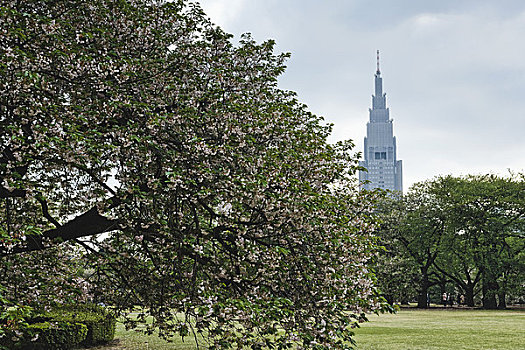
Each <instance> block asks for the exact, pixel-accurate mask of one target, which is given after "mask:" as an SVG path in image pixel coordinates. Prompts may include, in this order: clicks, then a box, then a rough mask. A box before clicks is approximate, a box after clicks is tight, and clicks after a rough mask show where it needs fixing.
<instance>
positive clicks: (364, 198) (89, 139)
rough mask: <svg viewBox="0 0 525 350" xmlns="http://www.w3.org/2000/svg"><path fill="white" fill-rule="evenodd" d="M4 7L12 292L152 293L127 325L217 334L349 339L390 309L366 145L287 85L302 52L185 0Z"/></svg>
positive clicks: (114, 300)
mask: <svg viewBox="0 0 525 350" xmlns="http://www.w3.org/2000/svg"><path fill="white" fill-rule="evenodd" d="M0 11H1V12H0V14H1V15H0V21H1V26H0V91H1V93H0V140H1V149H0V199H1V204H0V212H1V213H2V223H1V226H0V235H1V241H0V256H2V259H3V262H4V266H10V267H9V268H6V269H4V271H3V273H2V275H1V283H2V285H3V287H4V288H5V290H4V294H5V297H6V300H8V302H10V303H22V304H24V303H25V304H28V305H35V304H42V303H44V304H45V303H48V304H51V303H56V302H62V301H63V300H64V299H65V298H69V299H75V298H77V299H78V298H81V297H82V298H86V297H88V298H91V299H93V300H94V301H102V302H105V303H108V304H110V305H113V306H115V307H116V310H117V311H123V312H125V311H131V310H135V307H137V306H139V307H141V313H140V314H139V315H138V319H131V318H130V319H129V323H128V325H130V326H133V325H135V324H136V323H137V322H145V319H146V316H148V315H151V316H153V317H154V322H153V324H151V325H150V326H149V330H151V331H153V330H155V329H156V330H160V332H161V334H162V335H166V336H170V335H172V334H174V333H178V334H180V335H183V336H185V335H188V334H191V333H192V332H193V334H196V333H198V332H203V333H202V334H204V335H205V336H206V342H207V346H209V347H210V348H228V347H231V346H234V345H235V344H236V345H238V346H239V347H240V346H250V347H251V348H254V349H256V348H262V347H269V346H273V345H275V346H278V347H279V348H287V347H291V346H292V343H293V342H299V343H300V344H303V345H304V346H317V347H318V348H331V349H334V348H345V347H347V346H348V342H349V341H351V335H352V333H351V331H350V329H349V328H348V326H349V324H350V323H351V322H353V321H356V320H359V319H361V318H362V317H363V313H364V312H365V311H371V310H376V309H377V308H378V307H379V304H380V299H379V298H378V297H377V296H376V293H375V291H374V288H373V285H372V274H371V272H370V271H368V269H367V261H368V259H369V258H370V256H371V255H372V253H373V252H374V251H375V245H374V242H373V239H372V238H371V232H372V230H373V229H374V218H373V216H372V215H371V211H372V202H373V198H372V196H371V195H369V194H364V193H359V192H358V191H357V186H356V183H355V182H354V180H352V177H351V175H352V174H353V173H355V171H356V169H357V163H356V159H357V158H356V156H355V155H353V154H352V153H351V148H352V146H353V145H352V144H351V143H350V142H345V143H338V144H329V143H328V142H327V136H328V135H329V134H330V132H331V127H330V126H328V125H325V124H324V123H323V121H322V118H320V117H318V116H315V115H312V114H311V113H310V112H308V111H307V109H306V106H304V105H302V104H301V103H299V102H298V101H297V100H296V98H295V95H294V94H293V93H291V92H288V91H283V90H281V89H279V88H278V86H277V78H278V76H279V75H280V74H281V73H282V72H283V71H284V69H285V66H284V64H285V60H286V58H287V57H288V55H286V54H275V53H274V52H273V46H274V43H273V42H272V41H266V42H263V43H256V42H254V41H253V40H252V39H251V38H250V36H248V35H246V36H243V37H242V38H241V40H240V43H239V44H238V45H233V44H232V37H231V35H229V34H226V33H224V32H223V31H222V30H221V29H220V28H218V27H216V26H214V25H213V24H212V23H211V22H210V21H209V20H208V19H207V18H206V16H205V14H204V13H203V12H202V10H201V9H200V8H199V7H198V6H197V5H194V4H192V3H190V2H188V1H182V0H179V1H170V2H167V1H166V2H165V1H148V0H118V1H114V0H83V1H82V0H81V1H77V0H75V1H72V0H45V1H38V2H36V1H2V3H1V7H0ZM68 262H74V264H75V267H74V268H70V270H69V271H67V266H68ZM17 281H18V282H17ZM20 281H23V285H20V284H18V283H19V282H20ZM181 315H182V316H181ZM272 344H273V345H272ZM345 344H346V345H345Z"/></svg>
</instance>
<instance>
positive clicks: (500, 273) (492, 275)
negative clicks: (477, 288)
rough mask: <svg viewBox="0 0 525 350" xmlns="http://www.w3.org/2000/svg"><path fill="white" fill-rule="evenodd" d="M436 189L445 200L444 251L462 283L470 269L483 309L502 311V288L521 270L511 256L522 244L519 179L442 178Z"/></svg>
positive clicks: (524, 224) (524, 184)
mask: <svg viewBox="0 0 525 350" xmlns="http://www.w3.org/2000/svg"><path fill="white" fill-rule="evenodd" d="M435 185H436V186H435V187H436V193H437V194H439V195H440V196H442V197H445V198H447V201H448V206H449V207H448V212H449V221H450V224H449V226H450V227H451V230H450V232H451V237H450V241H451V242H452V244H453V245H452V246H451V247H450V249H448V251H449V252H450V251H454V252H455V254H456V255H458V256H459V257H460V261H461V262H462V265H463V271H464V275H465V276H464V277H465V278H463V281H465V280H466V281H470V278H469V276H470V273H469V271H473V272H474V273H475V274H476V275H475V276H476V277H475V281H476V280H480V282H481V285H482V286H481V289H482V302H483V307H485V308H488V309H492V308H496V307H498V306H499V307H501V308H505V307H506V294H507V291H508V287H507V284H508V282H510V280H511V279H514V277H518V276H519V275H520V274H518V275H516V274H515V272H517V271H518V270H519V269H520V268H519V265H518V266H517V265H516V263H518V261H517V260H516V256H517V253H518V252H519V251H520V250H521V249H522V247H523V244H525V240H524V236H523V232H524V228H525V195H524V189H525V181H524V179H523V175H520V174H511V175H510V176H508V177H499V176H495V175H483V176H466V177H462V178H454V177H444V178H440V179H438V180H437V181H436V182H435ZM458 252H459V253H458ZM467 264H468V265H467ZM518 264H519V263H518ZM444 266H447V265H444ZM448 266H450V265H448ZM512 271H514V272H512ZM448 275H449V276H452V274H451V273H448ZM522 276H523V275H522ZM455 280H457V279H455ZM458 283H459V284H460V285H462V287H463V286H464V285H465V282H461V281H458ZM469 294H470V291H469ZM496 297H498V299H499V303H498V301H497V300H496ZM467 301H468V298H467ZM498 304H499V305H498Z"/></svg>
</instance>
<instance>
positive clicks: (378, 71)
mask: <svg viewBox="0 0 525 350" xmlns="http://www.w3.org/2000/svg"><path fill="white" fill-rule="evenodd" d="M377 73H380V70H379V50H377Z"/></svg>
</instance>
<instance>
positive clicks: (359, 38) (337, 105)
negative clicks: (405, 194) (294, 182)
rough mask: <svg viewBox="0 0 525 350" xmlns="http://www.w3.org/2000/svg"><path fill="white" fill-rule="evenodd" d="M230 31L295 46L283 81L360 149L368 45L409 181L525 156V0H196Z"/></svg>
mask: <svg viewBox="0 0 525 350" xmlns="http://www.w3.org/2000/svg"><path fill="white" fill-rule="evenodd" d="M200 3H201V5H202V7H203V8H204V10H205V12H206V13H207V14H208V15H209V16H210V18H211V19H212V21H213V22H215V23H216V24H218V25H220V26H221V27H222V28H223V29H224V30H225V31H226V32H229V33H232V34H234V35H235V38H236V39H238V38H239V36H240V34H242V33H246V32H249V33H252V35H253V37H254V38H255V39H256V40H257V41H259V42H260V41H263V40H266V39H275V40H276V42H277V50H278V51H279V52H291V53H292V58H291V59H290V60H289V61H288V69H287V71H286V73H285V74H284V76H283V77H282V78H281V80H280V84H281V88H283V89H287V90H293V91H296V92H297V93H298V95H299V100H300V101H301V102H303V103H305V104H306V105H308V107H309V109H310V110H311V111H312V112H314V113H315V114H318V115H322V116H324V117H325V119H326V121H327V122H330V123H334V124H335V128H334V134H333V138H332V140H331V141H335V140H342V139H352V140H354V142H355V143H356V150H359V151H362V150H363V137H364V136H365V134H366V122H367V120H368V108H369V107H370V105H371V94H372V93H373V74H374V72H375V65H376V58H375V57H376V50H380V51H381V73H382V76H383V88H384V91H385V92H386V93H387V105H388V106H389V107H390V116H391V118H393V119H394V134H395V135H396V136H397V146H398V147H397V148H398V155H397V156H398V159H402V160H403V167H404V169H403V181H404V186H403V187H404V189H405V191H406V190H407V189H408V187H409V186H410V185H412V184H413V183H414V182H418V181H423V180H426V179H430V178H432V177H434V176H436V175H445V174H454V175H461V174H469V173H472V174H478V173H488V172H492V173H500V174H503V173H505V172H506V171H507V169H511V170H514V171H522V170H523V169H524V168H525V137H524V134H525V98H524V94H525V38H524V36H525V1H523V0H492V1H489V0H485V1H483V0H472V1H471V0H436V1H434V0H375V1H367V0H347V1H344V0H322V1H321V0H202V1H200Z"/></svg>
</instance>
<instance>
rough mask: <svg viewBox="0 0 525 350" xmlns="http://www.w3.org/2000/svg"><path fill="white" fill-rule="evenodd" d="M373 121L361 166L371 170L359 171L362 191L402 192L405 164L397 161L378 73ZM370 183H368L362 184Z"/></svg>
mask: <svg viewBox="0 0 525 350" xmlns="http://www.w3.org/2000/svg"><path fill="white" fill-rule="evenodd" d="M369 111H370V120H369V121H368V123H367V124H366V137H365V148H364V152H363V153H364V157H365V160H364V161H361V162H359V165H361V166H362V167H365V168H366V169H368V172H366V171H363V170H361V171H359V182H361V183H362V185H361V188H362V189H367V190H370V189H373V188H381V189H388V190H392V191H399V192H403V173H402V172H403V169H402V161H401V160H397V152H396V138H395V136H394V128H393V123H392V119H390V111H389V109H388V108H386V94H385V93H383V78H381V71H380V69H379V50H378V51H377V71H376V74H375V95H372V108H370V109H369ZM364 181H367V183H363V182H364Z"/></svg>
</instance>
